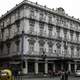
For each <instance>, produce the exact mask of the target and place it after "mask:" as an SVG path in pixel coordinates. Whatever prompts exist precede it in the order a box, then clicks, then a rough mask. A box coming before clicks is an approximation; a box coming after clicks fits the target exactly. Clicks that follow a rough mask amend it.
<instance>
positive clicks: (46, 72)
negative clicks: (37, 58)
mask: <svg viewBox="0 0 80 80" xmlns="http://www.w3.org/2000/svg"><path fill="white" fill-rule="evenodd" d="M45 74H48V62H47V61H45Z"/></svg>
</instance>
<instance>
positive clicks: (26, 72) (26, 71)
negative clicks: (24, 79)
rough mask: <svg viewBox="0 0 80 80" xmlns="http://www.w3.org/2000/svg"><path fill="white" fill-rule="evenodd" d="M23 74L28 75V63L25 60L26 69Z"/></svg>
mask: <svg viewBox="0 0 80 80" xmlns="http://www.w3.org/2000/svg"><path fill="white" fill-rule="evenodd" d="M22 72H23V74H28V62H27V60H25V68H23V70H22Z"/></svg>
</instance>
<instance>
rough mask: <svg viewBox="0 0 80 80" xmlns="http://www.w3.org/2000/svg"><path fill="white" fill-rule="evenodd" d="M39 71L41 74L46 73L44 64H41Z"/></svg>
mask: <svg viewBox="0 0 80 80" xmlns="http://www.w3.org/2000/svg"><path fill="white" fill-rule="evenodd" d="M38 70H39V73H43V74H44V73H45V70H44V63H39V65H38Z"/></svg>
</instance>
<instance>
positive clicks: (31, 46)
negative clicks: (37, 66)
mask: <svg viewBox="0 0 80 80" xmlns="http://www.w3.org/2000/svg"><path fill="white" fill-rule="evenodd" d="M33 52H34V45H33V44H30V45H29V54H32V53H33Z"/></svg>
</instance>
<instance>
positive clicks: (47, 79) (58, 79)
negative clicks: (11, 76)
mask: <svg viewBox="0 0 80 80" xmlns="http://www.w3.org/2000/svg"><path fill="white" fill-rule="evenodd" d="M15 80H61V79H60V77H53V78H52V77H51V78H50V77H48V78H26V77H25V78H17V79H15ZM68 80H80V77H74V76H69V77H68Z"/></svg>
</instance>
